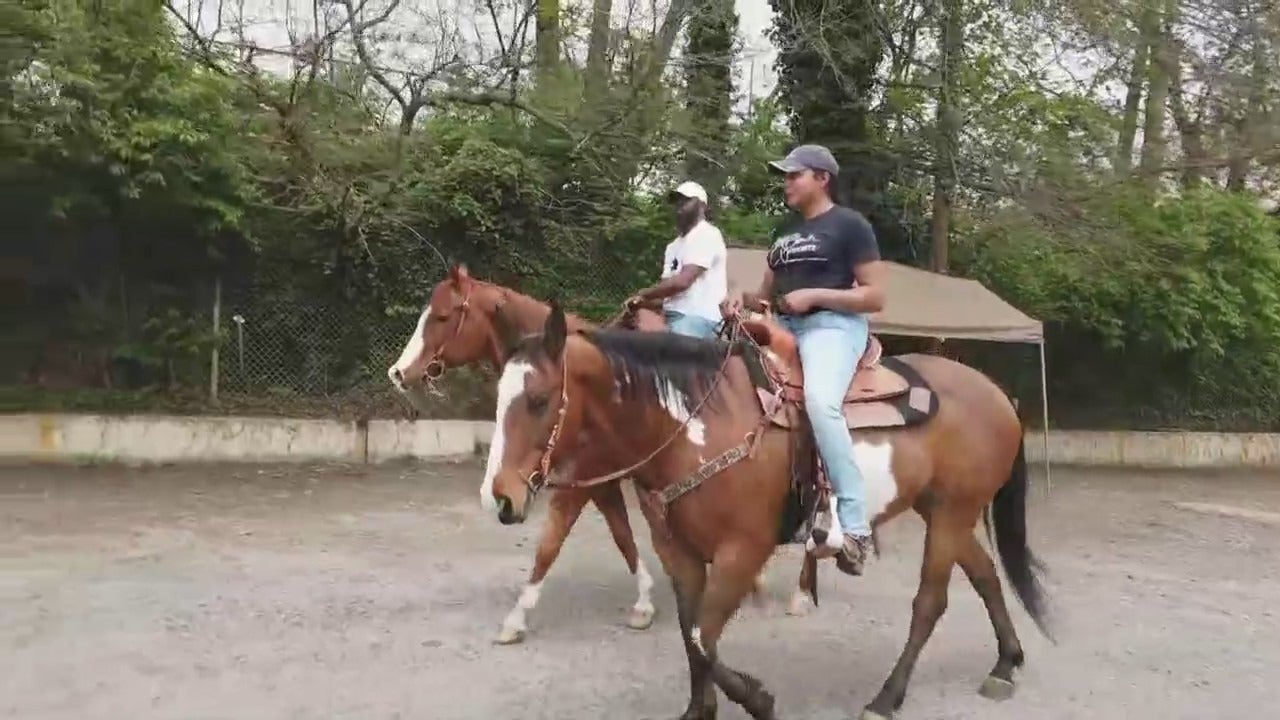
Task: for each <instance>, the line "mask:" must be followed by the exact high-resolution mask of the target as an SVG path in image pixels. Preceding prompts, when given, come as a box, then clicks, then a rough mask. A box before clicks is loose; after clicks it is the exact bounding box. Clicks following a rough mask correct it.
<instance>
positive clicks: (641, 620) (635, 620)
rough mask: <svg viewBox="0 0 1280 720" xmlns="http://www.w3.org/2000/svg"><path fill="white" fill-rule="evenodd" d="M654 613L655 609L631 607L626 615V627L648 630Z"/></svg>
mask: <svg viewBox="0 0 1280 720" xmlns="http://www.w3.org/2000/svg"><path fill="white" fill-rule="evenodd" d="M655 614H656V611H654V610H641V609H639V608H631V612H630V613H629V614H628V615H627V627H629V628H631V629H632V630H648V629H649V627H650V626H651V625H653V616H654V615H655Z"/></svg>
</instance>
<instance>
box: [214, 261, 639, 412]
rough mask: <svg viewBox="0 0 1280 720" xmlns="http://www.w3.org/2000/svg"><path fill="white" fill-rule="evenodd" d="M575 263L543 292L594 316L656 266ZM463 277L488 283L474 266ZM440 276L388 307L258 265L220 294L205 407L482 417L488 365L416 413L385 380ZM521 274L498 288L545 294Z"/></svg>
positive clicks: (458, 375) (441, 387)
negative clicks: (301, 283) (302, 284)
mask: <svg viewBox="0 0 1280 720" xmlns="http://www.w3.org/2000/svg"><path fill="white" fill-rule="evenodd" d="M581 269H582V270H586V272H581V273H574V276H573V277H572V279H569V280H565V281H561V282H557V283H555V287H554V288H553V290H552V292H553V293H554V294H556V295H557V297H558V298H559V299H560V301H561V302H562V303H564V304H565V305H566V306H567V307H568V308H570V309H571V310H573V311H575V312H579V313H581V314H583V315H585V316H587V317H590V318H592V319H596V320H603V319H605V318H606V317H607V316H608V315H611V314H612V313H613V312H615V311H616V310H617V308H618V307H619V303H620V302H621V300H622V299H623V298H624V297H626V296H627V295H628V294H630V293H631V292H634V291H635V290H636V289H638V287H639V285H638V283H639V282H640V281H641V280H644V281H647V282H653V281H655V280H656V278H657V277H658V269H657V268H653V269H652V270H653V271H652V272H650V273H644V272H643V270H642V269H641V268H637V267H636V263H634V262H632V263H625V262H623V261H621V260H612V261H610V260H608V259H599V258H597V259H595V261H593V262H590V263H585V264H584V267H583V268H581ZM472 273H473V275H475V276H476V277H478V278H481V279H490V276H489V275H487V274H486V273H485V272H483V268H472ZM443 275H444V273H443V271H441V272H440V273H439V274H438V275H437V276H435V277H431V278H427V279H425V280H424V281H423V282H422V283H421V284H420V285H419V286H418V287H415V288H412V289H406V291H405V292H404V293H403V295H404V297H403V298H400V299H399V300H398V302H396V303H392V304H390V305H391V309H388V307H387V305H386V304H382V306H381V307H377V308H371V307H370V303H367V302H361V301H360V300H361V299H360V298H352V299H348V300H343V301H335V300H333V299H332V297H331V294H329V293H312V292H306V291H303V290H297V289H294V288H292V287H291V286H290V285H289V278H288V277H287V272H285V271H279V270H277V271H269V270H268V271H264V272H262V273H261V274H260V275H259V276H258V277H256V278H253V279H252V280H250V281H249V282H246V283H244V284H242V285H240V286H239V287H236V288H235V289H233V290H230V291H227V292H225V293H223V296H222V299H221V302H220V304H219V309H218V315H219V322H218V326H219V331H220V332H219V335H220V338H221V341H220V342H219V347H218V350H217V353H218V357H217V362H216V368H217V370H216V373H217V377H216V379H214V378H211V382H210V394H211V396H212V397H211V399H212V400H213V403H212V404H213V405H214V406H215V407H216V408H218V409H220V410H222V411H224V412H232V411H233V412H246V413H251V414H271V415H292V416H305V417H341V418H410V417H441V418H474V419H488V418H489V416H490V415H491V414H492V411H493V387H492V385H493V382H492V377H491V376H492V372H491V370H489V369H487V368H481V367H472V368H454V369H451V370H450V371H449V372H448V373H447V374H446V375H445V377H444V378H443V379H442V380H441V381H440V382H438V383H437V385H436V387H435V388H434V390H433V392H432V393H431V395H430V403H429V405H428V407H427V408H425V410H424V411H418V410H415V409H413V408H412V407H411V406H410V405H409V403H408V401H407V400H406V399H404V398H403V397H402V396H401V395H400V394H399V392H397V391H396V390H395V388H394V387H393V386H392V384H391V382H390V380H389V379H388V377H387V369H388V368H389V367H390V366H391V364H392V363H393V362H394V361H395V360H396V358H397V357H399V355H400V353H401V351H402V350H403V348H404V346H405V344H406V342H408V340H409V337H410V335H411V334H412V332H413V330H414V328H415V327H416V324H417V321H418V315H419V312H420V311H421V308H422V305H423V303H424V302H425V301H426V298H427V295H428V293H429V292H430V289H431V287H432V286H433V285H434V284H435V283H436V282H438V281H439V280H440V279H441V278H442V277H443ZM646 275H647V276H649V277H647V278H646V277H644V276H646ZM502 279H503V278H493V280H494V281H495V282H501V281H502ZM524 280H525V282H521V278H511V279H507V281H506V282H504V283H502V284H505V285H508V286H510V287H513V288H515V289H517V290H521V291H524V292H528V293H529V294H530V295H533V296H535V297H538V298H539V299H545V298H544V297H543V295H544V294H545V293H543V292H538V291H535V290H534V289H532V288H530V287H529V286H530V285H533V284H535V283H533V282H532V280H533V279H532V278H525V279H524ZM544 284H545V283H544ZM424 413H425V414H424Z"/></svg>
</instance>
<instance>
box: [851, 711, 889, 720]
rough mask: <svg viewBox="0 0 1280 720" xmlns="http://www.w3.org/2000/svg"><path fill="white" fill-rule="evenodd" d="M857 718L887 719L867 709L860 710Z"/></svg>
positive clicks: (860, 719)
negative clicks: (860, 712)
mask: <svg viewBox="0 0 1280 720" xmlns="http://www.w3.org/2000/svg"><path fill="white" fill-rule="evenodd" d="M858 720H889V718H887V717H885V716H884V715H881V714H880V713H878V712H876V711H875V710H871V709H867V710H863V711H862V714H861V715H859V716H858Z"/></svg>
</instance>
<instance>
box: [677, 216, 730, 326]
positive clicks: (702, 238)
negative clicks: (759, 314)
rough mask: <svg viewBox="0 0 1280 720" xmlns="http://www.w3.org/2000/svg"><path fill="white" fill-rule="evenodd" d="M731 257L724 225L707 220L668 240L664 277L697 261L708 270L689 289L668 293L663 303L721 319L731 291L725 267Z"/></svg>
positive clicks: (709, 318)
mask: <svg viewBox="0 0 1280 720" xmlns="http://www.w3.org/2000/svg"><path fill="white" fill-rule="evenodd" d="M728 257H729V253H728V251H727V250H726V249H725V246H724V236H723V235H721V234H720V229H719V228H717V227H716V226H715V225H712V224H711V223H709V222H707V221H706V220H702V221H700V222H699V223H698V224H697V225H694V226H693V227H692V228H691V229H690V230H689V232H688V233H686V234H684V235H683V236H681V237H678V238H676V239H675V240H672V241H671V242H670V243H668V244H667V249H666V252H664V253H663V257H662V277H663V279H666V278H669V277H671V276H672V275H675V274H677V273H679V272H680V269H681V268H683V267H684V266H685V265H697V266H699V267H703V268H706V272H704V273H702V275H700V276H698V279H697V280H694V281H693V284H692V285H690V286H689V289H688V290H685V291H684V292H682V293H680V294H679V295H672V296H671V297H668V298H667V299H666V301H665V302H664V303H663V306H664V307H665V308H666V309H667V310H674V311H676V312H681V313H684V314H685V315H696V316H699V317H704V318H706V319H708V320H711V321H712V322H719V321H720V303H721V302H722V301H724V298H725V296H726V295H727V294H728V293H729V279H728V274H727V273H726V271H725V266H726V265H727V264H728Z"/></svg>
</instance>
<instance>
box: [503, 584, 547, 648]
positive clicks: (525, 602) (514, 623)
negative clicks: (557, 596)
mask: <svg viewBox="0 0 1280 720" xmlns="http://www.w3.org/2000/svg"><path fill="white" fill-rule="evenodd" d="M541 597H542V583H541V582H536V583H529V584H528V585H525V586H524V590H521V591H520V597H519V598H517V599H516V605H515V607H513V608H511V612H509V613H507V617H506V619H505V620H503V621H502V631H503V634H504V635H508V636H509V635H513V634H515V633H522V632H524V631H525V630H526V629H527V628H526V627H525V617H524V616H525V613H527V612H529V611H530V610H532V609H533V608H534V607H535V606H536V605H537V604H538V599H539V598H541Z"/></svg>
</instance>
